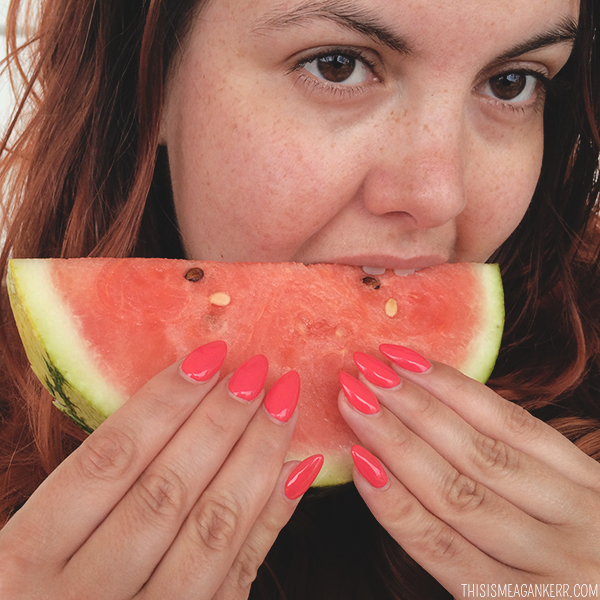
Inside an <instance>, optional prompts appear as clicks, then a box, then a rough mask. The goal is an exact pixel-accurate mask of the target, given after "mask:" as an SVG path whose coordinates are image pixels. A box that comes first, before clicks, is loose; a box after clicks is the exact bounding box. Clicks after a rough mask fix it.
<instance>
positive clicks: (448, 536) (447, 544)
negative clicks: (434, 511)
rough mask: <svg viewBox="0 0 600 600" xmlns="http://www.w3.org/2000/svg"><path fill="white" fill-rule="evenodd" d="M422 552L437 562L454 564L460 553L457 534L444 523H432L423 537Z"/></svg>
mask: <svg viewBox="0 0 600 600" xmlns="http://www.w3.org/2000/svg"><path fill="white" fill-rule="evenodd" d="M422 552H423V554H424V555H425V556H427V557H429V558H431V559H432V560H435V561H436V562H449V563H452V562H453V561H454V560H455V559H456V557H457V555H458V552H459V544H458V539H457V535H456V533H455V532H453V531H452V529H450V528H449V527H447V526H446V525H444V524H443V523H440V522H435V523H431V524H430V525H429V526H428V527H427V528H426V530H425V533H424V535H423V537H422Z"/></svg>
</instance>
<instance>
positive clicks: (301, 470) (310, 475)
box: [285, 454, 325, 500]
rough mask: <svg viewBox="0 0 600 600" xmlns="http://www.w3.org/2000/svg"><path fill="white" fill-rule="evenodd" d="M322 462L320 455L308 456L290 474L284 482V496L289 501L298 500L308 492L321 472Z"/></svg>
mask: <svg viewBox="0 0 600 600" xmlns="http://www.w3.org/2000/svg"><path fill="white" fill-rule="evenodd" d="M324 460H325V459H324V458H323V455H321V454H315V455H314V456H309V457H308V458H305V459H304V460H303V461H302V462H301V463H300V464H299V465H298V466H297V467H296V468H295V469H294V470H293V471H292V472H291V473H290V476H289V477H288V478H287V481H286V482H285V495H286V496H287V497H288V498H289V499H290V500H296V498H300V496H302V494H304V492H306V490H308V488H309V487H310V486H311V485H312V484H313V482H314V480H315V479H316V478H317V475H318V474H319V472H320V471H321V467H322V466H323V461H324Z"/></svg>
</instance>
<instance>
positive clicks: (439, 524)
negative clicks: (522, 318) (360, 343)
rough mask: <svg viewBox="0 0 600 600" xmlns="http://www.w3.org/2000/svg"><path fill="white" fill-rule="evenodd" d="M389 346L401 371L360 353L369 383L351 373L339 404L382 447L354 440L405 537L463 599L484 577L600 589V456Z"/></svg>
mask: <svg viewBox="0 0 600 600" xmlns="http://www.w3.org/2000/svg"><path fill="white" fill-rule="evenodd" d="M382 350H383V351H385V352H386V353H387V355H388V356H389V357H393V358H394V359H395V362H396V363H397V364H394V363H392V366H393V371H392V370H391V369H390V368H389V367H387V365H385V364H384V363H381V362H380V361H377V360H376V359H373V358H372V357H368V356H367V355H361V354H357V356H356V358H357V363H360V364H361V366H362V369H361V370H362V375H360V376H359V377H360V379H361V381H362V382H364V383H361V382H360V381H358V380H356V379H354V378H350V376H348V375H346V374H344V375H343V376H342V377H341V378H340V379H341V380H342V383H343V384H344V393H341V394H340V399H339V405H340V410H341V413H342V415H343V416H344V418H345V419H346V421H347V422H348V423H349V425H350V426H351V427H352V429H353V430H354V431H355V433H356V434H357V436H358V437H359V439H360V440H361V443H362V444H364V446H365V447H366V448H367V449H368V450H369V451H370V452H371V453H372V454H370V453H369V452H365V450H364V449H363V448H362V447H355V449H354V450H353V456H354V461H355V466H356V468H355V469H354V480H355V482H356V486H357V488H358V490H359V492H360V493H361V495H362V496H363V498H364V499H365V501H366V503H367V504H368V506H369V508H370V509H371V511H372V512H373V514H374V515H375V517H376V518H377V519H378V521H379V522H380V523H381V524H382V525H383V526H384V527H385V528H386V529H387V530H388V532H389V533H390V534H391V535H392V536H393V537H394V539H395V540H396V541H397V542H398V543H399V544H400V545H401V546H402V547H403V548H404V549H405V550H406V551H407V552H408V553H409V554H410V555H411V556H412V557H413V558H414V559H415V560H416V561H417V562H418V563H419V564H421V565H422V566H423V567H424V568H425V569H426V570H427V571H429V573H431V575H433V577H435V578H436V579H437V580H438V581H439V582H440V583H441V584H442V585H443V586H444V587H445V588H446V589H447V590H448V591H449V592H450V593H452V594H453V595H454V596H455V597H465V596H464V594H465V593H466V592H465V588H464V587H463V584H470V585H474V584H482V583H489V584H536V583H555V584H570V586H571V587H570V590H571V593H573V591H574V586H575V585H576V584H580V585H581V584H584V585H585V584H591V585H592V589H594V587H593V586H596V585H597V586H598V587H596V588H595V589H596V590H598V589H599V588H600V585H599V584H600V542H599V540H600V518H599V517H598V515H600V465H599V464H598V463H597V462H595V461H594V460H593V459H591V458H589V457H588V456H587V455H585V454H584V453H583V452H581V451H580V450H579V449H578V448H577V447H576V446H574V445H573V444H572V443H571V442H569V441H568V440H567V439H566V438H565V437H563V436H562V435H560V434H559V433H558V432H557V431H556V430H554V429H552V428H551V427H550V426H549V425H547V424H545V423H543V422H542V421H540V420H538V419H535V418H534V417H533V416H531V415H530V414H529V413H527V412H526V411H525V410H523V409H522V408H520V407H519V406H517V405H515V404H512V403H509V402H507V401H506V400H504V399H503V398H501V397H500V396H499V395H497V394H496V393H494V392H493V391H492V390H490V389H489V388H487V387H486V386H484V385H482V384H480V383H478V382H476V381H473V380H472V379H469V378H468V377H466V376H464V375H462V374H461V373H459V372H458V371H456V370H454V369H452V368H450V367H448V366H446V365H443V364H440V363H433V364H432V365H431V364H430V363H428V362H427V361H426V360H424V359H422V358H421V357H420V356H419V355H416V354H415V353H412V352H411V351H409V350H407V349H404V348H400V347H397V346H386V347H382ZM399 365H403V366H404V367H405V368H400V366H399ZM398 375H401V376H402V382H401V383H399V381H400V379H399V377H398ZM365 376H366V377H367V378H368V379H366V378H365ZM369 380H370V381H372V382H376V383H377V385H374V384H373V383H371V382H369ZM398 383H399V385H397V384H398ZM384 386H387V388H386V387H384ZM378 400H379V402H380V403H381V405H379V403H378ZM365 413H371V414H365ZM373 454H374V455H376V456H377V457H378V458H379V459H380V461H381V462H379V461H378V460H377V458H375V456H373ZM361 473H362V474H361ZM596 593H597V591H596Z"/></svg>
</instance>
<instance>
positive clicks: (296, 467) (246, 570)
mask: <svg viewBox="0 0 600 600" xmlns="http://www.w3.org/2000/svg"><path fill="white" fill-rule="evenodd" d="M322 466H323V456H322V455H320V454H316V455H314V456H310V457H308V458H306V459H305V460H303V461H302V462H301V463H298V462H297V461H295V462H290V463H286V464H285V465H284V467H283V469H282V471H281V475H280V477H279V480H278V482H277V484H276V485H275V489H274V490H273V493H272V494H271V497H270V498H269V500H268V501H267V504H266V505H265V507H264V509H263V510H262V512H261V513H260V515H259V516H258V519H257V520H256V522H255V523H254V525H253V526H252V529H251V530H250V533H249V534H248V537H247V538H246V540H245V541H244V543H243V545H242V547H241V548H240V551H239V552H238V553H237V556H236V558H235V560H234V562H233V565H232V566H231V569H229V572H228V573H227V576H226V579H225V581H223V583H222V584H221V586H220V587H219V589H218V590H217V593H216V594H215V595H214V596H213V600H237V599H240V600H241V599H243V600H245V599H246V598H248V594H249V593H250V586H251V585H252V582H253V581H254V580H255V579H256V574H257V571H258V568H259V567H260V565H261V564H262V563H263V562H264V560H265V557H266V556H267V553H268V552H269V550H270V548H271V546H272V545H273V543H274V542H275V539H276V538H277V536H278V535H279V532H280V531H281V529H282V528H283V527H284V525H285V524H286V523H287V522H288V521H289V520H290V517H291V516H292V514H293V513H294V510H295V509H296V507H297V506H298V503H299V502H300V498H301V497H302V495H303V494H304V492H306V490H308V488H309V487H310V486H311V485H312V483H313V482H314V480H315V479H316V477H317V475H318V474H319V471H320V470H321V467H322Z"/></svg>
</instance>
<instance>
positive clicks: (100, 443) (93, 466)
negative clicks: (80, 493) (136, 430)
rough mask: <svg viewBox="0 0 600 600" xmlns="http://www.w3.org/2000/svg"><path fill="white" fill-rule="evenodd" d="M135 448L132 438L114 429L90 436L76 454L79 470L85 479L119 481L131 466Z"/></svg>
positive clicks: (120, 430) (135, 453)
mask: <svg viewBox="0 0 600 600" xmlns="http://www.w3.org/2000/svg"><path fill="white" fill-rule="evenodd" d="M136 455H137V448H136V444H135V442H134V440H133V438H132V437H131V436H130V435H129V434H128V433H126V432H125V431H123V430H122V429H117V428H115V427H113V428H110V429H106V430H105V431H102V432H99V433H98V434H92V435H91V436H90V437H89V438H88V439H87V440H86V443H85V444H84V445H83V446H82V447H81V452H80V453H78V457H79V462H78V464H79V469H80V471H81V474H82V475H83V477H84V478H86V479H99V480H102V481H107V480H113V479H119V478H120V477H122V476H123V475H124V474H125V473H126V472H127V470H128V469H129V468H130V466H131V465H132V464H133V462H134V459H135V457H136Z"/></svg>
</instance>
